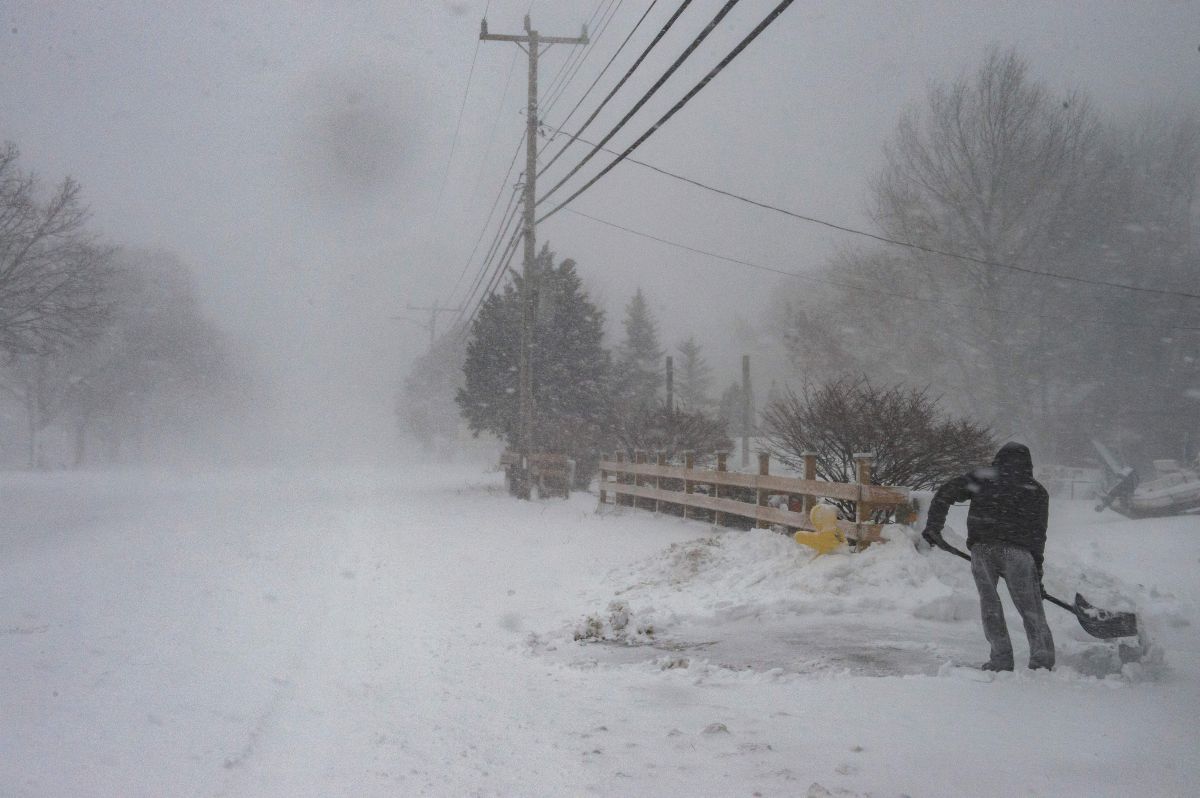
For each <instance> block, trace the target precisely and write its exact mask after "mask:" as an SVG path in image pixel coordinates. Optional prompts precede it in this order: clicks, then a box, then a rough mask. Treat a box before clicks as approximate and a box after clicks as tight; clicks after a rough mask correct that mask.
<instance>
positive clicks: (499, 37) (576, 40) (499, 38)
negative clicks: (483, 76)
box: [479, 33, 588, 45]
mask: <svg viewBox="0 0 1200 798" xmlns="http://www.w3.org/2000/svg"><path fill="white" fill-rule="evenodd" d="M479 38H480V39H481V40H482V41H485V42H517V43H518V44H528V43H529V34H525V35H524V36H513V35H511V34H507V33H481V34H479ZM538 42H539V43H541V44H547V45H549V44H587V43H588V37H587V36H578V37H571V36H539V37H538Z"/></svg>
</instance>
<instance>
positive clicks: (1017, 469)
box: [992, 441, 1033, 482]
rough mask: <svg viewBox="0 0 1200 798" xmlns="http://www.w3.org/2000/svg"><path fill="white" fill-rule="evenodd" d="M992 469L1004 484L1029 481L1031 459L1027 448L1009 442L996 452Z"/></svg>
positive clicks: (1031, 472) (1031, 468)
mask: <svg viewBox="0 0 1200 798" xmlns="http://www.w3.org/2000/svg"><path fill="white" fill-rule="evenodd" d="M992 468H994V469H996V473H997V474H998V476H999V478H1000V479H1001V480H1004V481H1006V482H1028V481H1031V480H1032V479H1033V457H1032V456H1030V454H1029V447H1028V446H1026V445H1025V444H1023V443H1015V442H1013V441H1009V442H1008V443H1006V444H1004V445H1003V446H1001V447H1000V451H998V452H996V456H995V457H994V458H993V459H992Z"/></svg>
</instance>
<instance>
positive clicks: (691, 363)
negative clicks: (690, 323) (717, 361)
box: [675, 336, 713, 411]
mask: <svg viewBox="0 0 1200 798" xmlns="http://www.w3.org/2000/svg"><path fill="white" fill-rule="evenodd" d="M676 351H678V352H679V355H680V357H679V369H678V370H677V377H676V379H675V396H676V397H677V399H678V401H679V405H680V407H683V408H686V409H689V410H705V411H706V410H709V409H711V408H712V404H713V401H712V398H711V397H710V396H709V395H708V392H709V389H710V388H711V387H712V368H711V367H710V366H709V365H708V361H707V360H705V359H704V356H703V355H702V354H700V344H698V343H696V339H695V337H694V336H692V337H689V338H688V339H687V340H686V341H684V342H683V343H681V344H679V346H677V347H676Z"/></svg>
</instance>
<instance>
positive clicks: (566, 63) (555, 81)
mask: <svg viewBox="0 0 1200 798" xmlns="http://www.w3.org/2000/svg"><path fill="white" fill-rule="evenodd" d="M605 3H608V5H609V6H610V7H611V6H612V3H613V0H597V2H596V7H595V8H594V9H592V15H591V16H590V17H588V21H587V23H586V24H585V25H584V27H585V29H586V30H593V29H594V28H595V25H596V20H597V19H598V18H600V9H601V8H603V7H604V4H605ZM550 47H553V45H548V46H547V47H546V49H547V50H549V49H550ZM587 49H588V48H587V47H573V48H571V54H570V55H569V56H567V57H566V59H564V60H563V62H562V64H561V65H560V66H559V67H558V71H557V72H555V73H554V77H553V78H552V79H551V80H550V83H549V84H548V85H547V86H546V92H545V94H546V96H549V95H550V94H552V93H553V92H554V90H555V89H556V88H557V87H558V85H559V83H560V82H561V81H562V79H563V76H564V75H566V74H567V70H569V69H570V68H571V66H572V65H574V63H575V61H576V60H577V59H579V58H582V57H583V53H584V51H586V50H587Z"/></svg>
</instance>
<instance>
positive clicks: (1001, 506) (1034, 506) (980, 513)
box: [925, 443, 1050, 573]
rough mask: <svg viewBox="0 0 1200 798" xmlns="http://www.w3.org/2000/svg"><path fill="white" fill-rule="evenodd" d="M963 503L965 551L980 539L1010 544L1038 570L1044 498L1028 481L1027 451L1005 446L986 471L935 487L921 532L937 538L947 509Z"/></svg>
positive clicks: (1043, 538)
mask: <svg viewBox="0 0 1200 798" xmlns="http://www.w3.org/2000/svg"><path fill="white" fill-rule="evenodd" d="M964 501H970V502H971V509H970V511H969V512H968V513H967V548H968V549H969V548H971V547H972V546H974V545H975V544H976V543H982V542H984V541H1003V542H1005V543H1012V544H1014V545H1016V546H1020V547H1021V548H1024V549H1028V550H1029V552H1030V553H1031V554H1032V555H1033V561H1034V562H1035V563H1037V567H1038V572H1039V573H1040V572H1041V570H1042V552H1043V551H1044V550H1045V548H1046V517H1047V515H1048V513H1049V507H1050V497H1049V495H1048V494H1047V493H1046V489H1045V488H1043V487H1042V485H1041V484H1040V483H1039V482H1038V481H1037V480H1035V479H1034V478H1033V459H1032V458H1031V457H1030V456H1029V449H1028V447H1026V446H1023V445H1021V444H1019V443H1006V444H1004V446H1002V447H1000V451H999V452H997V453H996V457H995V458H994V459H993V460H992V465H991V466H990V467H988V468H977V469H975V470H974V471H972V472H970V473H968V474H963V475H962V476H961V477H955V478H954V479H952V480H950V481H949V482H947V483H946V484H945V485H942V486H941V487H940V488H938V489H937V493H935V494H934V495H933V501H932V502H930V504H929V515H928V520H927V521H926V523H925V531H926V532H927V533H931V534H933V535H935V536H936V535H940V534H941V532H942V526H943V525H944V524H945V523H946V512H947V511H948V510H949V509H950V505H951V504H954V503H956V502H964Z"/></svg>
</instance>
